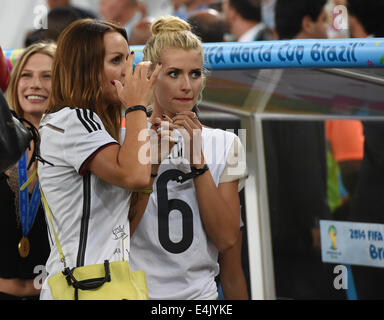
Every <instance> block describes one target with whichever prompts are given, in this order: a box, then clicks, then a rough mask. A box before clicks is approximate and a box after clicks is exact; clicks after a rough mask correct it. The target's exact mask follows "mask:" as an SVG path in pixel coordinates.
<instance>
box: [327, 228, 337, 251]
mask: <svg viewBox="0 0 384 320" xmlns="http://www.w3.org/2000/svg"><path fill="white" fill-rule="evenodd" d="M328 235H329V237H330V238H331V241H332V244H331V249H332V250H337V246H336V237H337V230H336V227H335V226H333V225H332V226H330V227H329V229H328Z"/></svg>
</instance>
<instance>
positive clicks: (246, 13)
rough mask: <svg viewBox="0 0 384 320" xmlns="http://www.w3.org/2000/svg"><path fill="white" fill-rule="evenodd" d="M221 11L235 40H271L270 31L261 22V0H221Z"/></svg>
mask: <svg viewBox="0 0 384 320" xmlns="http://www.w3.org/2000/svg"><path fill="white" fill-rule="evenodd" d="M223 13H224V16H225V20H226V22H227V23H228V27H229V32H230V33H231V34H232V35H233V36H234V37H235V39H236V40H237V41H239V42H245V41H256V40H272V33H271V31H270V30H268V28H267V26H266V25H265V24H264V23H262V22H261V20H262V18H261V0H223Z"/></svg>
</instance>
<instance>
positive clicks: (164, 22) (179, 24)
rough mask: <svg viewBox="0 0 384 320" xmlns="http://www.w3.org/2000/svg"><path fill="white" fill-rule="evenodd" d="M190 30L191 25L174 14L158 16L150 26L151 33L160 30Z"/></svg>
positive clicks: (157, 32) (159, 31) (153, 33)
mask: <svg viewBox="0 0 384 320" xmlns="http://www.w3.org/2000/svg"><path fill="white" fill-rule="evenodd" d="M190 30H191V27H190V26H189V24H188V23H187V22H186V21H184V20H182V19H180V18H178V17H174V16H167V17H160V18H158V19H156V21H155V22H154V23H153V24H152V27H151V32H152V35H157V34H159V33H161V32H179V31H190Z"/></svg>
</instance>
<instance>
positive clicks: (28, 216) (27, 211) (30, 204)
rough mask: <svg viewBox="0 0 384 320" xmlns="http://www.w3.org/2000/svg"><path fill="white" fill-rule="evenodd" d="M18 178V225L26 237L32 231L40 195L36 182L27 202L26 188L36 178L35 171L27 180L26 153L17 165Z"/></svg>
mask: <svg viewBox="0 0 384 320" xmlns="http://www.w3.org/2000/svg"><path fill="white" fill-rule="evenodd" d="M17 170H18V176H19V188H20V190H19V211H20V223H21V228H22V231H23V236H24V237H26V236H27V235H28V234H29V232H30V231H31V229H32V226H33V222H34V221H35V218H36V213H37V210H38V209H39V206H40V200H41V194H40V189H39V188H38V185H39V181H37V182H36V186H35V188H34V189H33V193H32V197H31V201H29V195H28V188H27V186H28V185H29V184H30V183H31V181H32V180H33V178H34V177H35V176H36V173H37V169H36V170H35V171H34V172H33V174H32V175H31V177H30V178H29V179H28V171H27V152H25V153H24V154H23V156H22V157H21V159H20V160H19V163H18V168H17Z"/></svg>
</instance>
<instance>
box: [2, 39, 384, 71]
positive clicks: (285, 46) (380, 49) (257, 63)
mask: <svg viewBox="0 0 384 320" xmlns="http://www.w3.org/2000/svg"><path fill="white" fill-rule="evenodd" d="M203 47H204V66H205V68H207V69H211V70H226V69H259V68H365V67H367V68H370V67H384V38H367V39H304V40H303V39H300V40H288V41H284V40H280V41H253V42H218V43H204V44H203ZM143 48H144V46H131V48H130V49H131V50H134V51H135V52H136V57H135V63H136V64H137V63H139V62H140V61H141V60H142V59H143ZM21 51H22V50H20V49H18V50H5V56H6V58H7V59H8V60H9V61H11V64H13V63H14V61H15V56H16V55H17V54H20V52H21Z"/></svg>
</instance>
